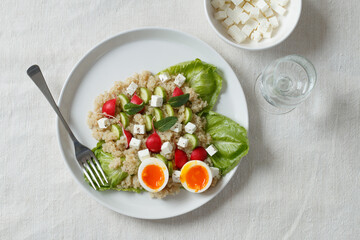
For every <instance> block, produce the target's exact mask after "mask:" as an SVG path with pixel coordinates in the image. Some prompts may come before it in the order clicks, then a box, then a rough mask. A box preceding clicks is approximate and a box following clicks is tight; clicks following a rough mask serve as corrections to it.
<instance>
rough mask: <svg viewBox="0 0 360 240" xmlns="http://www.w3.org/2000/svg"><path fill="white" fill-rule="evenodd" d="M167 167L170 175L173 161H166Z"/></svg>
mask: <svg viewBox="0 0 360 240" xmlns="http://www.w3.org/2000/svg"><path fill="white" fill-rule="evenodd" d="M166 165H167V168H168V171H169V175H170V176H171V175H172V173H173V170H174V166H173V163H172V161H167V164H166Z"/></svg>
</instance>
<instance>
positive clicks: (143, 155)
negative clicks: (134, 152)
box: [138, 149, 150, 161]
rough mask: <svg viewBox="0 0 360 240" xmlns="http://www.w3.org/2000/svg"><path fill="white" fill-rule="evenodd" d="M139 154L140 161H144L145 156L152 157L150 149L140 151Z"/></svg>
mask: <svg viewBox="0 0 360 240" xmlns="http://www.w3.org/2000/svg"><path fill="white" fill-rule="evenodd" d="M138 156H139V159H140V161H143V160H144V159H145V158H149V157H150V152H149V149H144V150H141V151H138Z"/></svg>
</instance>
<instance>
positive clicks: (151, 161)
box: [138, 158, 169, 193]
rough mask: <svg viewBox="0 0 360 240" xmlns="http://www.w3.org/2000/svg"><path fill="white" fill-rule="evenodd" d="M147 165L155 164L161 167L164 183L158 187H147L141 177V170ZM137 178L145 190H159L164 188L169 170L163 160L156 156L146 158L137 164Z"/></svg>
mask: <svg viewBox="0 0 360 240" xmlns="http://www.w3.org/2000/svg"><path fill="white" fill-rule="evenodd" d="M148 165H157V166H159V167H160V168H161V169H162V171H163V173H164V177H165V180H164V183H163V184H162V185H161V186H160V187H159V188H158V189H152V188H150V187H148V186H147V185H146V184H145V182H144V181H143V179H142V172H143V171H144V168H145V167H146V166H148ZM138 178H139V182H140V184H141V186H142V187H143V188H144V189H145V190H146V191H148V192H153V193H155V192H160V191H161V190H162V189H164V187H165V186H166V184H167V183H168V181H169V171H168V169H167V167H166V165H165V163H164V162H163V161H161V160H159V159H157V158H146V159H144V160H143V161H142V162H141V164H140V166H139V170H138Z"/></svg>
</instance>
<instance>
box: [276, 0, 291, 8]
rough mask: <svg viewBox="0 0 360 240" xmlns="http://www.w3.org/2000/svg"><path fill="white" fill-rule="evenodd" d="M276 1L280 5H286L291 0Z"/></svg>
mask: <svg viewBox="0 0 360 240" xmlns="http://www.w3.org/2000/svg"><path fill="white" fill-rule="evenodd" d="M276 2H277V3H278V4H279V5H280V6H283V7H284V6H286V5H287V4H288V3H289V0H276Z"/></svg>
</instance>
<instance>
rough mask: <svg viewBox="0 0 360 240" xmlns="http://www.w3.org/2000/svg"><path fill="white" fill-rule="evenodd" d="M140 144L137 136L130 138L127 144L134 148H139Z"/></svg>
mask: <svg viewBox="0 0 360 240" xmlns="http://www.w3.org/2000/svg"><path fill="white" fill-rule="evenodd" d="M140 145H141V140H140V139H137V138H134V137H133V138H131V140H130V144H129V146H130V147H132V148H135V149H139V148H140Z"/></svg>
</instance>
